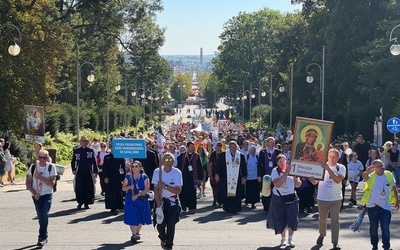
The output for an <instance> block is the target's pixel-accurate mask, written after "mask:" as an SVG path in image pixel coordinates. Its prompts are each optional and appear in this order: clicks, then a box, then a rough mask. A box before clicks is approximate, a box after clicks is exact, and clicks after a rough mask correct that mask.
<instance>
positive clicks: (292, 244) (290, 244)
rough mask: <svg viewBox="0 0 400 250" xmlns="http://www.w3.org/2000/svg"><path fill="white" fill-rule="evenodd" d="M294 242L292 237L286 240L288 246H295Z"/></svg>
mask: <svg viewBox="0 0 400 250" xmlns="http://www.w3.org/2000/svg"><path fill="white" fill-rule="evenodd" d="M295 245H296V244H295V243H294V240H292V239H290V240H289V241H288V246H289V247H295Z"/></svg>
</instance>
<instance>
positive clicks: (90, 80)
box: [86, 71, 94, 83]
mask: <svg viewBox="0 0 400 250" xmlns="http://www.w3.org/2000/svg"><path fill="white" fill-rule="evenodd" d="M86 79H87V81H88V82H90V83H92V82H94V74H93V71H91V72H90V74H89V75H88V76H87V78H86Z"/></svg>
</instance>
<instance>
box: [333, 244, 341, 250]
mask: <svg viewBox="0 0 400 250" xmlns="http://www.w3.org/2000/svg"><path fill="white" fill-rule="evenodd" d="M332 249H333V250H340V249H342V248H341V247H340V246H339V245H338V243H333V248H332Z"/></svg>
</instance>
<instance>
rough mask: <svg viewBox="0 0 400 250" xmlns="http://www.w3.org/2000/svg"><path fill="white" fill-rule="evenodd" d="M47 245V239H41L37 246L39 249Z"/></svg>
mask: <svg viewBox="0 0 400 250" xmlns="http://www.w3.org/2000/svg"><path fill="white" fill-rule="evenodd" d="M46 243H47V239H44V240H43V239H39V240H38V243H37V244H36V246H38V247H42V246H44V245H45V244H46Z"/></svg>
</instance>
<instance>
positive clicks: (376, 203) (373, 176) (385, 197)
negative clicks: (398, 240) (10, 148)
mask: <svg viewBox="0 0 400 250" xmlns="http://www.w3.org/2000/svg"><path fill="white" fill-rule="evenodd" d="M362 177H363V179H364V181H365V182H366V184H365V187H364V195H363V197H362V198H361V202H363V203H365V204H366V205H367V208H368V218H369V235H370V239H371V244H372V249H378V242H379V237H378V225H379V224H380V225H381V231H382V244H383V249H385V250H388V249H390V230H389V225H390V220H391V218H392V208H391V205H392V204H394V208H395V209H396V211H397V210H399V200H398V192H397V188H396V181H395V179H394V177H393V174H392V173H391V172H389V171H387V170H385V169H384V167H383V162H382V161H381V160H374V161H373V162H372V165H371V166H369V167H367V169H366V170H365V172H364V173H363V174H362Z"/></svg>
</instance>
